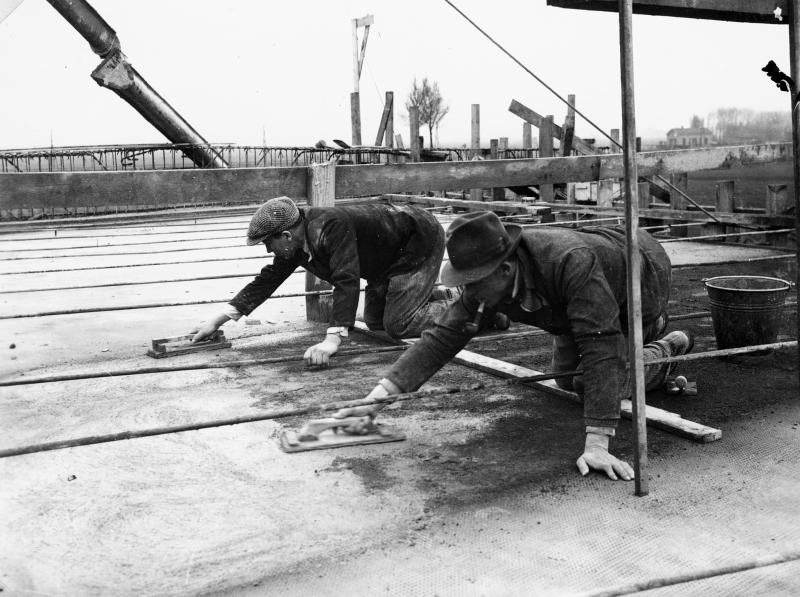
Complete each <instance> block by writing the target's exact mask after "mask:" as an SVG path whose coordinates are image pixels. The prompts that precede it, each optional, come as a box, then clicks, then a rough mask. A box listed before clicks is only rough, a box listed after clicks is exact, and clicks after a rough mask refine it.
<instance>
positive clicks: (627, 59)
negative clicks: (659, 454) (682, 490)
mask: <svg viewBox="0 0 800 597" xmlns="http://www.w3.org/2000/svg"><path fill="white" fill-rule="evenodd" d="M619 41H620V44H619V45H620V71H621V74H622V77H621V81H622V135H623V139H624V142H623V153H624V156H623V159H624V162H625V236H626V239H627V244H626V251H627V267H628V275H627V280H628V288H627V290H628V361H629V363H630V368H629V374H630V376H631V382H632V383H631V402H632V405H633V413H632V414H633V422H634V426H633V430H634V433H633V437H634V442H635V446H634V452H633V454H634V456H633V470H634V473H635V474H636V480H635V491H636V495H647V494H648V493H649V489H648V479H647V421H646V417H645V397H644V389H645V386H644V362H643V358H644V350H643V345H644V342H643V338H642V290H641V281H640V267H641V264H640V262H641V257H640V255H639V239H638V237H637V230H638V228H639V202H638V200H637V196H636V192H637V189H636V186H637V185H636V183H637V180H638V178H639V177H638V172H637V168H636V109H635V104H634V84H633V0H619Z"/></svg>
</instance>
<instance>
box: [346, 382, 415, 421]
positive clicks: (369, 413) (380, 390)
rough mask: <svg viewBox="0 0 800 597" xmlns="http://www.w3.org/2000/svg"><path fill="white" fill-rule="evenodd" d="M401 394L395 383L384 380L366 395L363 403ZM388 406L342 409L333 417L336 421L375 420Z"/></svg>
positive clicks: (367, 405) (377, 405)
mask: <svg viewBox="0 0 800 597" xmlns="http://www.w3.org/2000/svg"><path fill="white" fill-rule="evenodd" d="M400 393H401V392H400V388H398V387H397V386H396V385H395V384H394V383H392V382H391V381H389V380H388V379H382V380H381V381H380V382H378V385H377V386H375V387H374V388H373V389H372V391H371V392H370V393H369V394H367V395H366V397H364V398H362V399H361V402H372V401H373V400H375V399H376V398H386V397H387V396H394V395H395V394H400ZM386 404H387V403H379V404H366V405H364V406H351V407H348V408H342V409H340V410H337V411H336V412H335V413H333V416H334V418H336V419H345V418H347V417H370V418H371V419H374V418H375V417H376V416H378V412H379V411H380V410H381V409H382V408H383V407H384V406H386Z"/></svg>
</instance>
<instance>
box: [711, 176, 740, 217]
mask: <svg viewBox="0 0 800 597" xmlns="http://www.w3.org/2000/svg"><path fill="white" fill-rule="evenodd" d="M733 189H734V183H733V181H732V180H720V181H719V182H717V184H716V185H714V194H715V196H716V200H715V203H714V211H716V212H717V213H731V214H732V213H733V212H734V208H735V207H736V206H735V205H734V198H733Z"/></svg>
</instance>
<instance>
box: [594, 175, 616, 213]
mask: <svg viewBox="0 0 800 597" xmlns="http://www.w3.org/2000/svg"><path fill="white" fill-rule="evenodd" d="M613 198H614V179H613V178H607V179H605V180H601V181H599V182H598V183H597V207H614V200H613Z"/></svg>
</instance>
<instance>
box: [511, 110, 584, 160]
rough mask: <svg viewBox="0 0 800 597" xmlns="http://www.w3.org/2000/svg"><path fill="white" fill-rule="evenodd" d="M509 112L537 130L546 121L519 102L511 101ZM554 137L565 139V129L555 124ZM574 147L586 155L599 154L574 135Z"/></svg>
mask: <svg viewBox="0 0 800 597" xmlns="http://www.w3.org/2000/svg"><path fill="white" fill-rule="evenodd" d="M508 111H509V112H511V113H512V114H514V115H515V116H519V117H520V118H522V120H524V121H525V122H528V123H530V124H532V125H533V126H535V127H537V128H539V127H540V126H541V124H542V121H543V120H544V116H542V115H541V114H537V113H536V112H535V111H534V110H531V109H530V108H529V107H527V106H525V105H523V104H521V103H519V102H518V101H517V100H511V105H510V106H508ZM553 137H555V138H557V139H562V138H563V137H564V129H562V128H561V127H560V126H559V125H557V124H555V123H554V124H553ZM572 146H573V147H574V148H575V150H576V151H578V152H579V153H582V154H584V155H593V154H595V153H597V150H596V149H595V148H594V147H592V146H591V145H589V144H588V143H587V142H586V141H584V140H583V139H581V138H580V137H576V136H574V135H573V137H572Z"/></svg>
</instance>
